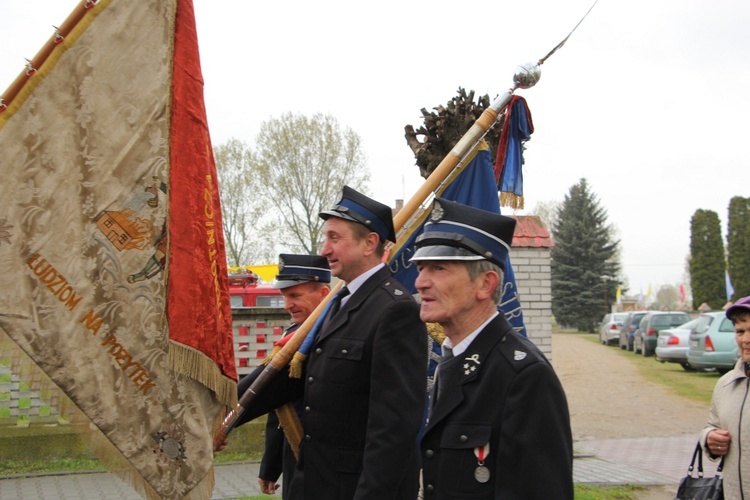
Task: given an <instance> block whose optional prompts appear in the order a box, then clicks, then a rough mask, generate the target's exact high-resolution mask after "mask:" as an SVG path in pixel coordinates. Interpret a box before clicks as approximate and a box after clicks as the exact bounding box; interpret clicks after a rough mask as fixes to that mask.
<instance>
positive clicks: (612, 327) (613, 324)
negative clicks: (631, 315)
mask: <svg viewBox="0 0 750 500" xmlns="http://www.w3.org/2000/svg"><path fill="white" fill-rule="evenodd" d="M627 317H628V313H626V312H622V313H611V314H605V315H604V318H602V322H601V323H599V342H601V343H602V344H603V345H607V344H616V343H619V342H620V328H621V327H622V325H623V324H624V322H625V319H626V318H627Z"/></svg>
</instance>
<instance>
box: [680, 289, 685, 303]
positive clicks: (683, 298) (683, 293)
mask: <svg viewBox="0 0 750 500" xmlns="http://www.w3.org/2000/svg"><path fill="white" fill-rule="evenodd" d="M680 303H681V304H684V303H685V285H680Z"/></svg>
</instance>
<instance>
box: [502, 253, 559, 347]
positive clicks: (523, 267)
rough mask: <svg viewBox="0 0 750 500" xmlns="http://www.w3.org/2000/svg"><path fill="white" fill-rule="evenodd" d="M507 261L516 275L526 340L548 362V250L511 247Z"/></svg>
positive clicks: (549, 333)
mask: <svg viewBox="0 0 750 500" xmlns="http://www.w3.org/2000/svg"><path fill="white" fill-rule="evenodd" d="M510 262H511V264H512V265H513V271H514V273H515V275H516V286H517V287H518V295H519V299H520V300H521V306H522V307H523V319H524V323H525V324H526V331H527V334H528V336H529V339H531V340H532V341H533V342H534V343H535V344H536V345H537V346H539V348H540V349H541V350H542V352H543V353H544V355H545V356H547V358H548V359H549V360H550V361H552V278H551V264H550V249H549V248H547V247H537V248H533V247H532V248H517V247H513V248H511V251H510Z"/></svg>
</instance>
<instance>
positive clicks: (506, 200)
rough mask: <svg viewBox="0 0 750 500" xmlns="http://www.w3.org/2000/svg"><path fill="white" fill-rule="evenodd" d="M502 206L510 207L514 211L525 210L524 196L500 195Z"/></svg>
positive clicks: (504, 193) (514, 194) (503, 193)
mask: <svg viewBox="0 0 750 500" xmlns="http://www.w3.org/2000/svg"><path fill="white" fill-rule="evenodd" d="M500 206H501V207H510V208H513V209H522V208H523V196H518V195H517V194H516V193H507V192H502V193H500Z"/></svg>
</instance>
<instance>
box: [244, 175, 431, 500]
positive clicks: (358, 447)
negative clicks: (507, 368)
mask: <svg viewBox="0 0 750 500" xmlns="http://www.w3.org/2000/svg"><path fill="white" fill-rule="evenodd" d="M320 217H322V218H323V219H325V221H326V222H325V225H324V228H323V229H324V234H325V242H324V243H323V246H322V249H321V254H322V255H323V257H325V258H326V259H327V261H328V264H329V265H330V267H331V273H332V274H333V275H334V276H336V277H338V278H340V279H341V280H343V281H344V282H345V283H346V286H345V287H344V288H342V292H345V293H344V294H339V295H338V296H337V297H334V298H333V299H332V300H331V307H330V308H329V310H328V313H327V314H326V317H325V318H324V321H323V323H322V326H321V327H320V329H319V331H318V333H317V336H315V338H314V341H313V342H312V345H311V347H310V350H309V352H308V353H307V354H308V357H307V360H306V362H305V365H304V373H303V376H302V379H301V383H300V384H298V385H296V386H295V384H294V379H293V378H291V377H289V376H288V371H287V372H286V373H285V374H282V375H280V376H279V377H277V380H275V381H274V382H273V383H272V384H271V387H269V389H268V392H269V393H270V394H271V395H276V396H278V395H280V394H286V395H287V396H289V397H291V398H292V400H293V399H294V398H295V397H298V396H300V395H302V397H303V405H302V407H303V412H302V426H303V432H304V438H303V440H302V444H301V446H300V459H299V462H298V466H297V469H296V471H295V474H294V478H293V480H292V484H291V485H290V490H289V498H290V499H295V500H303V499H304V500H331V499H347V500H349V499H357V500H365V499H367V500H414V499H415V498H416V495H417V492H418V487H419V485H418V483H419V452H418V447H417V435H418V433H419V429H420V427H421V425H422V423H423V416H424V405H425V400H426V394H425V393H426V386H427V330H426V327H425V325H424V323H422V322H421V321H420V319H419V306H418V305H417V304H416V302H415V301H414V299H413V298H412V297H411V295H410V294H409V292H408V291H407V290H406V288H404V287H403V286H402V285H401V284H400V283H398V282H397V281H396V280H395V279H393V277H391V274H390V271H389V269H388V267H387V266H385V265H384V264H383V263H382V259H383V255H384V246H385V242H386V241H387V240H390V241H394V240H395V239H396V236H395V232H394V228H393V220H392V216H391V209H390V208H389V207H388V206H386V205H383V204H382V203H379V202H377V201H375V200H373V199H371V198H369V197H367V196H365V195H363V194H362V193H359V192H357V191H355V190H354V189H352V188H350V187H348V186H345V187H344V190H343V195H342V197H341V200H340V201H339V202H338V203H336V204H335V205H334V206H333V207H331V208H330V210H326V211H324V212H321V213H320ZM303 347H304V344H303ZM300 351H302V349H300ZM300 388H301V389H302V391H301V392H302V394H300V391H299V389H300ZM288 400H289V399H287V401H288ZM280 402H281V401H279V400H278V398H277V400H276V401H271V400H270V399H269V397H268V396H266V395H265V394H264V395H263V398H262V405H261V406H258V407H257V408H256V407H253V408H252V413H253V414H257V413H258V412H259V411H260V412H262V411H263V407H269V406H270V408H274V407H275V406H273V405H274V404H275V405H277V406H278V405H279V404H280ZM266 411H268V410H267V409H266ZM261 414H262V413H261Z"/></svg>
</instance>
